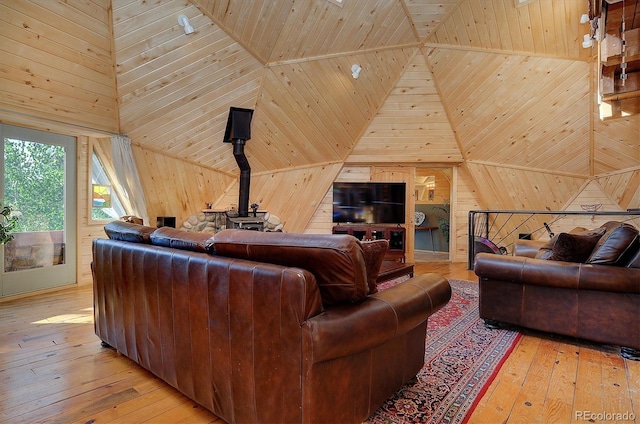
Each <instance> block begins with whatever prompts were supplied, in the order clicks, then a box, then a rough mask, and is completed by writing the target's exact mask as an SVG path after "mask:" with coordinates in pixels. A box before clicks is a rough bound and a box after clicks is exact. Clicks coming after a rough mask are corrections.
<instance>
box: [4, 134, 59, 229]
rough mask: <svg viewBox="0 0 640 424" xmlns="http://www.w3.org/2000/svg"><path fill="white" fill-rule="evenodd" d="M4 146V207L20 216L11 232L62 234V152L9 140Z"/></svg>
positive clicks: (40, 145)
mask: <svg viewBox="0 0 640 424" xmlns="http://www.w3.org/2000/svg"><path fill="white" fill-rule="evenodd" d="M4 142H5V143H4V164H5V169H4V176H5V177H4V178H5V180H4V187H5V192H4V198H5V203H6V204H7V205H11V206H12V208H13V209H14V211H16V213H18V214H19V215H20V219H19V221H18V223H17V225H16V226H15V229H14V231H19V232H23V231H48V230H63V229H64V217H65V211H64V208H63V207H62V206H61V205H64V184H65V174H64V172H65V171H64V169H65V166H64V160H65V152H64V148H63V147H61V146H56V145H50V144H42V143H36V142H30V141H21V140H12V139H5V140H4Z"/></svg>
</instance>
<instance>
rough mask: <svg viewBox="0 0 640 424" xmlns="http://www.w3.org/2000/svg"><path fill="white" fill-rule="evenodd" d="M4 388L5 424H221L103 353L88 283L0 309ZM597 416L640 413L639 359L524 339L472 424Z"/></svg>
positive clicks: (421, 266) (455, 272)
mask: <svg viewBox="0 0 640 424" xmlns="http://www.w3.org/2000/svg"><path fill="white" fill-rule="evenodd" d="M415 272H416V274H421V273H426V272H437V273H439V274H442V275H444V276H445V277H447V278H458V279H466V280H473V281H475V280H476V277H475V274H473V272H472V271H469V270H467V269H466V263H465V264H463V263H460V264H449V263H417V264H416V267H415ZM0 381H1V383H0V387H1V389H0V422H2V423H35V422H55V423H182V422H184V423H210V422H217V423H221V421H220V420H218V419H216V417H215V416H214V415H213V414H211V413H209V412H208V411H206V410H205V409H204V408H201V407H198V406H197V405H196V404H195V403H194V402H192V401H190V400H189V399H187V398H186V397H184V396H182V395H181V394H180V393H178V392H177V391H175V390H174V389H173V388H171V387H169V386H168V385H166V384H164V383H163V382H162V381H160V380H158V379H157V378H155V377H153V376H152V375H151V374H149V373H148V372H147V371H145V370H143V369H142V368H140V367H138V366H137V365H135V364H134V363H133V362H131V361H130V360H129V359H127V358H125V357H123V356H120V355H118V354H117V353H116V352H115V351H114V350H113V349H108V348H103V347H101V346H100V343H99V341H98V339H97V338H96V336H95V335H94V333H93V309H92V292H91V287H86V286H85V287H80V288H70V289H64V290H60V291H56V292H50V293H46V294H39V295H37V296H34V297H26V298H21V299H15V300H10V301H4V302H0ZM603 413H608V414H615V413H620V414H624V413H627V414H635V415H636V416H638V415H640V362H635V361H628V360H624V359H622V358H620V356H619V355H618V354H617V352H616V351H615V350H613V349H612V348H605V347H598V346H592V345H589V344H585V343H580V342H575V341H572V340H566V339H562V338H553V337H550V336H546V335H541V334H536V333H527V334H525V335H524V336H523V337H522V338H521V339H520V341H519V343H518V345H517V346H516V348H515V350H514V352H513V353H512V354H511V356H510V357H509V358H508V359H507V361H506V362H505V364H504V366H503V367H502V369H501V371H500V372H499V373H498V375H497V376H496V378H495V380H494V381H493V383H492V384H491V386H490V387H489V388H488V390H487V392H486V394H485V395H484V396H483V397H482V399H481V400H480V402H479V404H478V406H477V408H476V410H475V411H474V413H473V415H472V416H471V420H470V422H471V423H534V422H539V423H550V422H558V423H570V422H575V423H579V422H589V419H590V418H594V419H595V421H591V422H602V421H603V420H602V419H598V418H600V417H598V416H597V415H595V414H603ZM610 417H614V416H613V415H611V416H610ZM608 421H611V422H634V421H633V420H628V421H625V420H617V421H616V420H608Z"/></svg>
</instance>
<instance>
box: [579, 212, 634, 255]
mask: <svg viewBox="0 0 640 424" xmlns="http://www.w3.org/2000/svg"><path fill="white" fill-rule="evenodd" d="M603 227H604V228H605V229H606V232H605V233H604V235H603V236H602V237H601V238H600V240H598V243H597V244H596V246H595V248H594V249H593V252H592V253H591V255H590V256H589V258H588V259H587V261H586V263H588V264H594V265H595V264H598V265H616V266H624V265H626V264H627V263H628V262H629V260H630V259H631V257H632V256H633V254H634V253H635V252H634V251H632V250H633V248H634V246H635V245H636V244H635V243H636V240H637V238H638V229H637V228H636V227H634V226H633V225H630V224H625V223H622V222H615V221H610V222H607V223H606V224H604V225H603Z"/></svg>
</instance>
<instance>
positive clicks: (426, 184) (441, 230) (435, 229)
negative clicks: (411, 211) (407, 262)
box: [414, 167, 453, 262]
mask: <svg viewBox="0 0 640 424" xmlns="http://www.w3.org/2000/svg"><path fill="white" fill-rule="evenodd" d="M452 173H453V170H452V169H451V168H420V167H419V168H416V176H415V199H416V201H415V217H414V221H415V237H414V250H415V260H416V261H417V262H443V261H445V262H446V261H449V259H450V253H449V252H450V222H451V207H450V206H451V181H452Z"/></svg>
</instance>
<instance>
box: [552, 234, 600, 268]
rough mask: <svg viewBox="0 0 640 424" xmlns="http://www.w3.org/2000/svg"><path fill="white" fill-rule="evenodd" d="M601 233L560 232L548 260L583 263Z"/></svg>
mask: <svg viewBox="0 0 640 424" xmlns="http://www.w3.org/2000/svg"><path fill="white" fill-rule="evenodd" d="M600 237H602V234H599V233H596V234H586V235H580V234H570V233H560V234H558V238H557V240H556V242H555V244H554V245H553V248H552V249H551V255H550V256H549V258H548V260H550V261H562V262H577V263H584V262H585V261H586V260H587V258H589V255H590V254H591V252H592V251H593V248H594V247H595V245H596V243H598V240H600Z"/></svg>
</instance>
